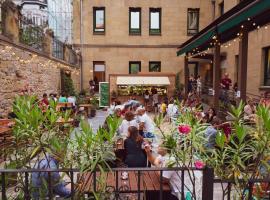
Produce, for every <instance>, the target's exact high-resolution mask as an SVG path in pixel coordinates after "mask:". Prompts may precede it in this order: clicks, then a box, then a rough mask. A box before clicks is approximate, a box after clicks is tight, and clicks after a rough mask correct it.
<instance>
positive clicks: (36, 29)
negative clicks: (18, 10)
mask: <svg viewBox="0 0 270 200" xmlns="http://www.w3.org/2000/svg"><path fill="white" fill-rule="evenodd" d="M19 27H20V32H19V33H20V35H19V39H20V42H21V43H23V44H26V45H28V46H31V47H33V48H35V49H37V50H40V51H43V46H44V45H43V40H44V36H45V35H44V31H43V27H42V26H39V25H36V24H34V23H33V22H32V20H31V19H28V18H26V17H21V18H20V19H19Z"/></svg>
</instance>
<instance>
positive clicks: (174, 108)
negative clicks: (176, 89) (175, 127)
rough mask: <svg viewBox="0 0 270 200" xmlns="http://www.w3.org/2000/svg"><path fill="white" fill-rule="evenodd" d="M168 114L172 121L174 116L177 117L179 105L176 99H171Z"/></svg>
mask: <svg viewBox="0 0 270 200" xmlns="http://www.w3.org/2000/svg"><path fill="white" fill-rule="evenodd" d="M167 114H168V117H169V119H170V122H171V121H172V118H175V117H177V114H178V106H177V104H176V101H175V100H173V99H172V100H171V101H170V104H169V105H168V109H167Z"/></svg>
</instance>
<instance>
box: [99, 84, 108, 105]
mask: <svg viewBox="0 0 270 200" xmlns="http://www.w3.org/2000/svg"><path fill="white" fill-rule="evenodd" d="M99 97H100V100H99V107H108V106H110V99H109V98H110V87H109V83H108V82H100V83H99Z"/></svg>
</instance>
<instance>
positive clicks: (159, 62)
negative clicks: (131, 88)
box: [148, 61, 161, 72]
mask: <svg viewBox="0 0 270 200" xmlns="http://www.w3.org/2000/svg"><path fill="white" fill-rule="evenodd" d="M151 64H159V71H151ZM148 70H149V72H161V61H149V69H148Z"/></svg>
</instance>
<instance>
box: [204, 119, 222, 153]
mask: <svg viewBox="0 0 270 200" xmlns="http://www.w3.org/2000/svg"><path fill="white" fill-rule="evenodd" d="M220 124H221V121H220V119H219V118H217V117H214V118H213V120H212V124H211V125H210V126H209V127H207V129H206V130H205V134H204V135H205V138H206V140H207V143H206V144H205V147H206V148H209V149H213V148H214V147H215V145H216V137H217V133H218V127H219V125H220Z"/></svg>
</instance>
